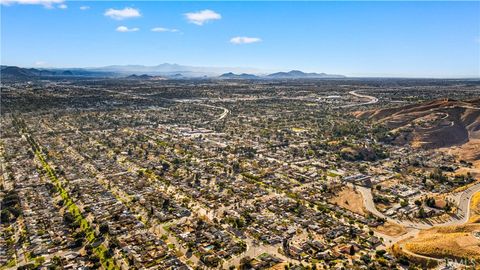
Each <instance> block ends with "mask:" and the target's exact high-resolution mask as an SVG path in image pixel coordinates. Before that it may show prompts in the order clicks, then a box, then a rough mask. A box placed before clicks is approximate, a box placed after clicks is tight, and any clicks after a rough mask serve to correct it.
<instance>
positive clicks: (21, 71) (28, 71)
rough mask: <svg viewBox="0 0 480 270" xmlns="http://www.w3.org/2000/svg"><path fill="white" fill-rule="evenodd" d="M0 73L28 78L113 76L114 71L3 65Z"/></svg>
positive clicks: (4, 76)
mask: <svg viewBox="0 0 480 270" xmlns="http://www.w3.org/2000/svg"><path fill="white" fill-rule="evenodd" d="M0 75H1V77H2V78H17V79H27V78H35V77H49V76H50V77H51V76H55V77H72V76H83V77H113V76H115V74H114V73H109V72H98V71H90V70H85V69H80V68H74V69H46V68H21V67H16V66H3V65H2V66H1V68H0Z"/></svg>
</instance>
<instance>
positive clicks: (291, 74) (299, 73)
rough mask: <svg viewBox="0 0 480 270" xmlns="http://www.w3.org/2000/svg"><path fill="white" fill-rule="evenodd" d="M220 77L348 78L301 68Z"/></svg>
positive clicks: (230, 73) (229, 73)
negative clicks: (261, 74)
mask: <svg viewBox="0 0 480 270" xmlns="http://www.w3.org/2000/svg"><path fill="white" fill-rule="evenodd" d="M218 78H219V79H250V80H252V79H336V78H346V76H343V75H335V74H326V73H305V72H303V71H300V70H292V71H289V72H276V73H272V74H268V75H266V76H257V75H254V74H247V73H242V74H235V73H232V72H228V73H224V74H222V75H220V76H219V77H218Z"/></svg>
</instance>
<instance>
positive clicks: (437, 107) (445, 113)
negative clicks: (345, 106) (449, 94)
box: [354, 99, 480, 148]
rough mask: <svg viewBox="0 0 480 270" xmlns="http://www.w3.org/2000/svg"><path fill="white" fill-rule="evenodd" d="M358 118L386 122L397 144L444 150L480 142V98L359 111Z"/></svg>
mask: <svg viewBox="0 0 480 270" xmlns="http://www.w3.org/2000/svg"><path fill="white" fill-rule="evenodd" d="M354 115H355V116H356V117H358V118H364V119H365V118H369V119H372V120H374V121H378V122H380V123H384V124H385V125H386V126H387V127H388V128H389V129H390V131H391V135H392V137H391V140H392V141H393V143H396V144H406V143H409V144H411V145H412V146H414V147H422V148H441V147H450V146H455V145H456V146H458V145H463V144H465V143H468V142H469V141H470V140H475V139H480V99H474V100H468V101H457V100H451V99H441V100H433V101H429V102H424V103H419V104H413V105H407V106H402V107H394V108H388V109H380V110H369V111H361V112H355V113H354Z"/></svg>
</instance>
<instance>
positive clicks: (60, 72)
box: [1, 63, 345, 80]
mask: <svg viewBox="0 0 480 270" xmlns="http://www.w3.org/2000/svg"><path fill="white" fill-rule="evenodd" d="M225 69H227V68H220V67H213V68H208V67H190V66H182V65H178V64H168V63H165V64H160V65H157V66H142V65H125V66H121V65H114V66H106V67H99V68H70V69H67V68H22V67H16V66H4V65H2V66H1V76H2V77H3V78H17V79H28V78H35V77H52V76H53V77H113V78H115V77H117V78H120V77H121V78H127V79H145V80H148V79H153V78H156V79H160V77H162V78H163V79H186V78H210V79H223V80H228V79H240V80H256V79H307V78H314V79H315V78H316V79H328V78H345V76H343V75H332V74H326V73H305V72H302V71H299V70H292V71H289V72H276V73H272V74H267V75H264V74H265V73H263V75H257V74H262V73H260V72H257V73H256V74H253V73H252V72H250V73H248V72H239V73H237V74H236V73H234V72H237V71H238V70H240V71H242V70H248V69H242V68H233V69H234V70H229V71H228V72H223V74H222V71H224V70H225ZM250 70H251V69H250ZM251 71H255V70H251ZM137 74H141V75H137Z"/></svg>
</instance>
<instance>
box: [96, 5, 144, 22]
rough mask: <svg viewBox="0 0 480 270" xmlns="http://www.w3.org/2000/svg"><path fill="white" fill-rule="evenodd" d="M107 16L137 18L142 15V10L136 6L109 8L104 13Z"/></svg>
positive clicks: (121, 18)
mask: <svg viewBox="0 0 480 270" xmlns="http://www.w3.org/2000/svg"><path fill="white" fill-rule="evenodd" d="M103 15H105V16H107V17H110V18H112V19H114V20H124V19H129V18H135V17H140V16H142V15H141V14H140V11H139V10H138V9H135V8H129V7H127V8H124V9H113V8H110V9H107V10H106V11H105V13H104V14H103Z"/></svg>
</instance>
